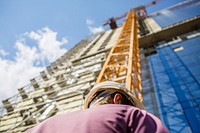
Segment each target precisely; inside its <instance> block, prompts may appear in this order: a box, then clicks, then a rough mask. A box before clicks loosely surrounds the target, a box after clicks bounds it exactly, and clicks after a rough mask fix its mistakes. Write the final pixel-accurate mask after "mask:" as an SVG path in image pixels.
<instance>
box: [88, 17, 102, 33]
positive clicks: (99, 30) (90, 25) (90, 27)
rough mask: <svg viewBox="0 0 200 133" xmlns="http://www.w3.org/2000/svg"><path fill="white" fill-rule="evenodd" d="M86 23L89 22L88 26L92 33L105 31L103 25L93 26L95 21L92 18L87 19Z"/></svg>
mask: <svg viewBox="0 0 200 133" xmlns="http://www.w3.org/2000/svg"><path fill="white" fill-rule="evenodd" d="M86 24H87V27H88V29H89V30H90V32H91V33H92V34H97V33H99V32H102V31H104V29H103V27H102V26H99V27H94V26H93V24H94V21H93V20H91V19H87V20H86Z"/></svg>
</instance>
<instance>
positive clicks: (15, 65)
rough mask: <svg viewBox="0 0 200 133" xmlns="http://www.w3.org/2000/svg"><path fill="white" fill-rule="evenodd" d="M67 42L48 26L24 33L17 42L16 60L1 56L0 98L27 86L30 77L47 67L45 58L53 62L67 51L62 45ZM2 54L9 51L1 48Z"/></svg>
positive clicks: (37, 74) (9, 95) (4, 97)
mask: <svg viewBox="0 0 200 133" xmlns="http://www.w3.org/2000/svg"><path fill="white" fill-rule="evenodd" d="M28 39H32V40H33V41H35V42H36V45H35V46H32V47H31V46H30V45H28V44H27V43H28V42H26V41H27V40H28ZM67 42H68V41H67V39H66V38H62V39H61V40H60V41H59V40H58V39H57V33H56V32H54V31H52V30H51V29H49V28H48V27H44V28H42V29H41V30H38V31H36V32H35V31H31V32H27V33H25V34H23V36H22V37H21V38H20V39H19V40H17V41H16V43H15V47H16V56H15V57H14V59H15V60H14V61H11V60H7V59H3V58H1V57H0V99H1V100H3V99H6V98H9V97H11V96H13V95H14V94H16V93H18V92H17V89H18V88H20V87H24V86H26V85H27V84H29V83H30V82H29V80H30V79H32V78H34V77H37V76H39V72H41V71H43V70H44V69H45V63H44V62H45V60H46V61H48V62H53V61H55V60H56V59H57V58H59V57H60V56H62V55H63V54H64V53H65V52H67V50H66V49H65V48H62V47H61V46H63V45H64V44H66V43H67ZM2 51H3V52H2ZM0 54H2V55H7V54H8V53H7V52H6V51H4V50H0Z"/></svg>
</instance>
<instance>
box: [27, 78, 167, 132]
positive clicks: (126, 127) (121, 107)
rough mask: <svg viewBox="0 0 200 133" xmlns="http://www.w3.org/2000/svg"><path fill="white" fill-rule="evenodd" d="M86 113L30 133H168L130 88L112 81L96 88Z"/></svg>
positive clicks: (60, 117)
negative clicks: (131, 92) (133, 94)
mask: <svg viewBox="0 0 200 133" xmlns="http://www.w3.org/2000/svg"><path fill="white" fill-rule="evenodd" d="M84 107H85V110H80V111H76V112H72V113H68V114H62V115H57V116H54V117H51V118H49V119H47V120H46V121H44V122H42V123H40V124H39V125H37V126H36V127H35V128H33V129H31V130H29V131H27V132H28V133H74V132H75V133H168V132H169V131H168V129H167V128H166V127H165V126H164V125H163V124H162V122H161V121H160V120H159V119H158V118H157V117H155V116H154V115H152V114H150V113H148V112H146V111H145V110H144V109H145V108H144V106H143V105H142V103H140V102H139V101H138V100H137V99H136V98H134V97H133V96H132V95H131V94H130V93H129V91H128V89H127V88H126V87H124V86H123V85H122V84H120V83H117V82H112V81H106V82H101V83H99V84H97V85H95V86H94V87H93V88H92V89H91V90H90V92H89V93H88V95H87V96H86V99H85V102H84Z"/></svg>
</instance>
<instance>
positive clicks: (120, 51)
mask: <svg viewBox="0 0 200 133" xmlns="http://www.w3.org/2000/svg"><path fill="white" fill-rule="evenodd" d="M136 17H137V16H136V14H135V10H134V9H133V10H131V11H129V13H128V15H127V18H126V20H125V22H124V24H123V27H122V31H121V34H120V36H119V38H118V41H117V43H116V44H115V45H114V46H113V47H112V49H111V51H110V53H109V55H108V57H107V59H106V62H105V63H104V66H103V68H102V69H101V72H100V74H99V77H98V78H97V81H96V83H99V82H102V81H106V80H112V81H116V82H119V83H125V85H126V87H127V88H128V89H129V90H130V92H132V93H133V94H134V96H135V97H136V98H137V99H138V100H140V101H142V94H141V91H142V86H141V77H140V58H139V46H138V37H137V36H138V34H137V30H138V27H137V21H136V20H137V18H136Z"/></svg>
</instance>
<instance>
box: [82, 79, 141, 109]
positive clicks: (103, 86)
mask: <svg viewBox="0 0 200 133" xmlns="http://www.w3.org/2000/svg"><path fill="white" fill-rule="evenodd" d="M101 91H106V93H107V94H108V95H109V94H111V93H110V92H120V93H122V94H123V95H124V96H126V98H127V99H128V100H129V101H130V102H131V103H132V104H133V106H135V107H137V108H139V109H143V110H144V109H145V107H144V105H143V104H142V103H141V102H140V101H138V100H137V99H136V98H135V97H133V95H132V94H131V93H130V92H129V90H128V89H127V88H126V87H125V86H124V85H122V84H120V83H118V82H113V81H105V82H101V83H99V84H96V85H95V86H94V87H93V88H92V89H91V90H90V92H89V93H88V94H87V96H86V98H85V101H84V108H85V109H87V108H89V107H90V104H91V102H92V101H93V100H94V99H95V97H96V94H97V93H98V92H101ZM108 95H107V96H108Z"/></svg>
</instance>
